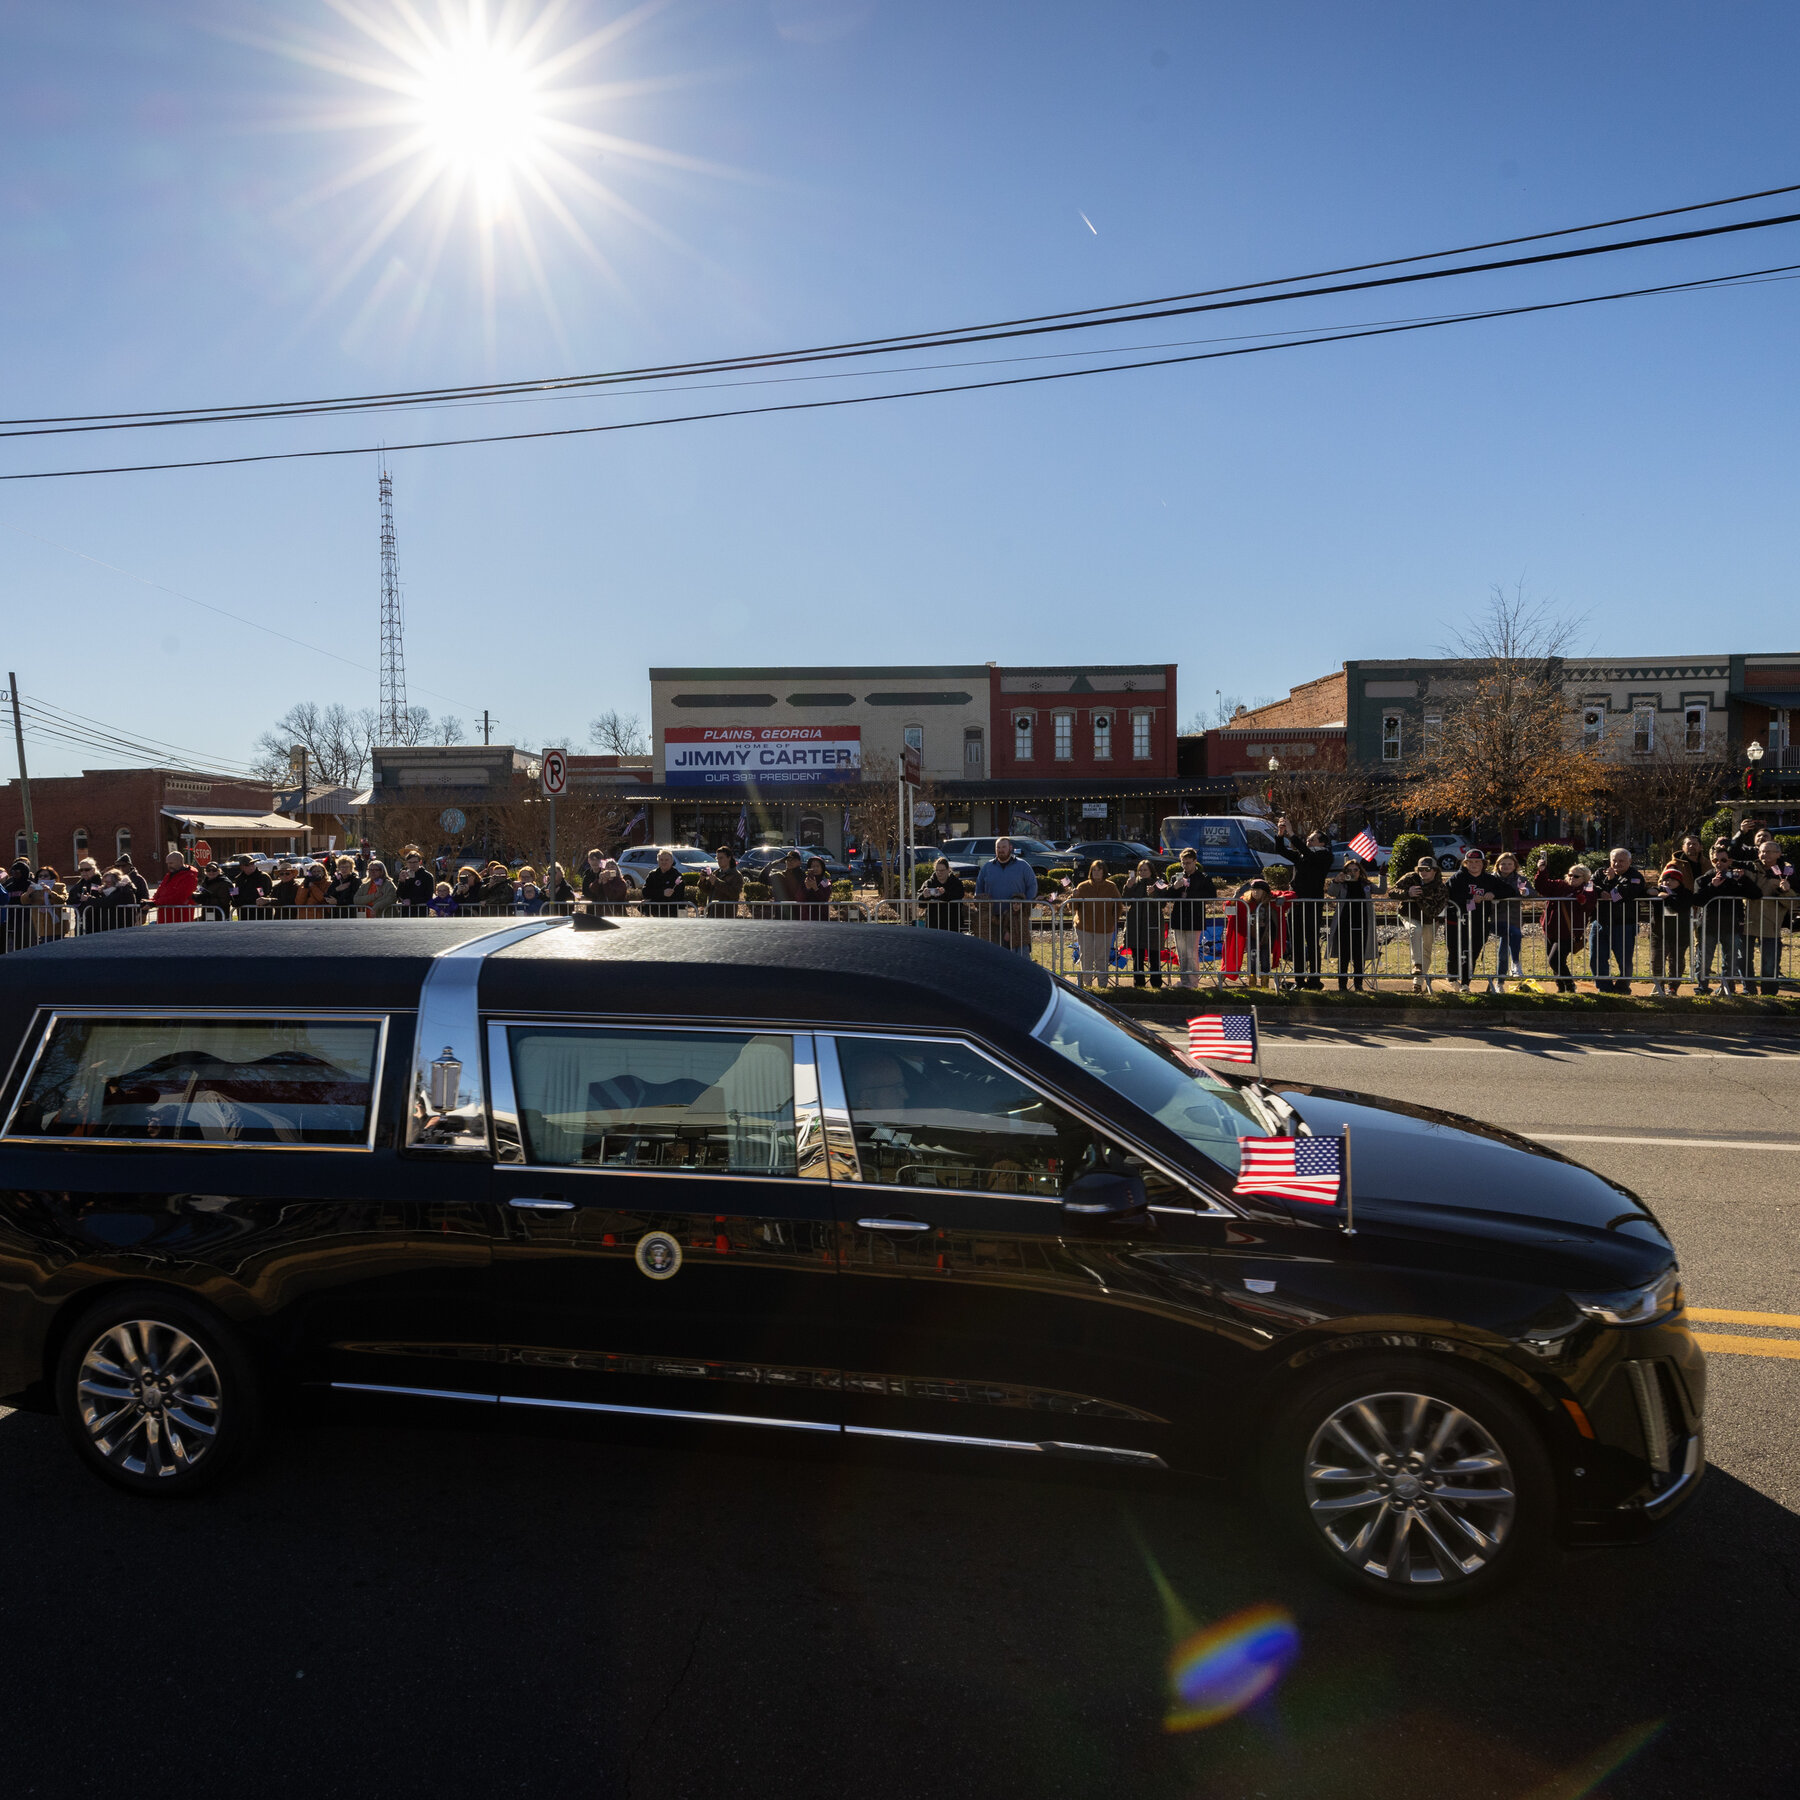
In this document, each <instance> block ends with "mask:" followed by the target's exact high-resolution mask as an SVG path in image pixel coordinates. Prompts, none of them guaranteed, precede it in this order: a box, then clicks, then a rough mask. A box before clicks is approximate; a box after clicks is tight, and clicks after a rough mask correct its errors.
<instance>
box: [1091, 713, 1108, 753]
mask: <svg viewBox="0 0 1800 1800" xmlns="http://www.w3.org/2000/svg"><path fill="white" fill-rule="evenodd" d="M1094 761H1095V762H1111V761H1112V714H1111V713H1095V714H1094Z"/></svg>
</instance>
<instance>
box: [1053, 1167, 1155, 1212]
mask: <svg viewBox="0 0 1800 1800" xmlns="http://www.w3.org/2000/svg"><path fill="white" fill-rule="evenodd" d="M1062 1203H1063V1211H1064V1212H1068V1213H1079V1214H1080V1215H1081V1216H1082V1217H1083V1218H1087V1219H1104V1218H1124V1217H1125V1216H1126V1215H1127V1214H1129V1213H1140V1212H1144V1211H1147V1210H1148V1208H1149V1205H1150V1196H1149V1194H1147V1193H1146V1192H1145V1191H1144V1178H1143V1176H1141V1175H1127V1174H1124V1173H1122V1172H1120V1171H1118V1170H1114V1169H1092V1170H1090V1171H1089V1172H1088V1173H1087V1174H1085V1175H1077V1176H1076V1177H1075V1179H1074V1180H1073V1181H1071V1182H1070V1183H1069V1185H1068V1187H1067V1188H1066V1189H1065V1190H1064V1191H1063V1200H1062Z"/></svg>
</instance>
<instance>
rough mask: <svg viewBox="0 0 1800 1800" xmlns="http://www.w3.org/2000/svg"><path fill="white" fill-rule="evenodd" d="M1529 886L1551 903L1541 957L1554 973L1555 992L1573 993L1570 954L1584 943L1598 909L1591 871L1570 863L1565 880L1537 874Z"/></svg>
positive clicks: (1578, 864) (1598, 900)
mask: <svg viewBox="0 0 1800 1800" xmlns="http://www.w3.org/2000/svg"><path fill="white" fill-rule="evenodd" d="M1531 885H1532V886H1533V887H1534V888H1536V889H1537V891H1538V892H1539V893H1540V894H1542V895H1543V896H1544V898H1545V899H1547V900H1548V901H1549V902H1550V904H1549V905H1548V906H1546V907H1545V908H1544V955H1545V956H1546V957H1548V958H1549V961H1550V967H1551V968H1553V969H1554V970H1555V971H1556V988H1557V992H1558V993H1562V994H1572V993H1574V991H1575V978H1574V977H1573V976H1572V975H1571V974H1570V973H1569V952H1570V951H1571V950H1573V949H1574V948H1575V946H1576V945H1577V944H1584V943H1586V942H1587V928H1588V927H1589V926H1590V925H1591V924H1592V923H1593V922H1594V917H1595V914H1596V913H1598V911H1599V910H1600V895H1599V893H1598V892H1597V891H1596V889H1595V887H1594V872H1593V870H1591V869H1590V868H1589V867H1588V866H1587V864H1586V863H1571V864H1570V865H1569V873H1568V877H1567V879H1565V880H1562V881H1559V880H1557V878H1556V877H1555V876H1554V875H1545V874H1542V873H1540V874H1539V875H1538V876H1537V877H1536V879H1535V880H1534V881H1533V882H1532V884H1531Z"/></svg>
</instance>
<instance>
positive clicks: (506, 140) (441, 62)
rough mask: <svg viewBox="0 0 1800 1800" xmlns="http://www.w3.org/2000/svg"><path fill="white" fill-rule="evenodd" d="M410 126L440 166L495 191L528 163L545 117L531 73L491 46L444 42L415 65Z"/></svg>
mask: <svg viewBox="0 0 1800 1800" xmlns="http://www.w3.org/2000/svg"><path fill="white" fill-rule="evenodd" d="M417 112H418V124H419V130H420V132H421V133H422V135H423V136H424V138H425V140H426V143H427V145H428V146H429V150H430V152H431V153H432V154H435V155H436V156H437V157H439V158H440V159H441V160H442V162H443V163H444V165H445V168H446V170H447V171H451V172H453V173H455V174H457V175H460V176H462V177H465V178H466V179H468V180H471V181H475V182H479V183H481V184H482V185H484V186H485V187H487V188H488V189H490V190H501V189H504V188H506V187H507V186H509V185H510V183H511V182H512V180H513V179H514V178H515V177H516V176H518V175H520V174H523V173H524V172H525V170H526V168H527V167H528V166H529V165H530V164H532V163H533V162H534V160H535V159H536V156H537V153H538V151H539V149H540V148H541V146H542V145H543V142H544V140H545V138H546V136H547V132H546V126H547V124H548V122H549V116H548V114H547V113H546V112H545V110H544V109H543V108H542V107H541V106H540V105H539V102H538V91H537V83H536V82H535V81H534V80H533V72H532V70H531V69H530V68H528V67H527V66H526V65H525V63H524V61H523V59H522V58H520V57H519V56H518V55H517V54H516V53H511V52H508V51H507V50H505V49H503V48H501V47H500V46H498V45H495V44H491V43H487V44H483V43H477V42H471V43H465V44H460V45H457V46H455V47H454V48H448V49H446V50H445V51H444V53H443V54H442V55H441V56H439V57H438V58H436V59H435V60H434V61H433V62H431V63H430V64H428V65H427V66H426V67H425V68H423V69H422V70H420V72H419V77H418V106H417Z"/></svg>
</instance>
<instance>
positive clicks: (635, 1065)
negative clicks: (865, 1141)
mask: <svg viewBox="0 0 1800 1800" xmlns="http://www.w3.org/2000/svg"><path fill="white" fill-rule="evenodd" d="M507 1035H508V1037H509V1039H510V1040H511V1045H512V1063H513V1085H514V1088H515V1090H516V1092H517V1094H518V1102H519V1123H520V1124H521V1125H522V1126H523V1127H524V1130H525V1142H526V1154H527V1156H528V1157H529V1159H530V1160H531V1161H532V1162H534V1163H548V1164H552V1165H559V1166H568V1167H575V1168H588V1169H681V1170H687V1171H690V1172H692V1173H705V1174H712V1175H793V1174H795V1173H797V1165H796V1162H795V1152H794V1042H793V1039H792V1038H789V1037H781V1036H774V1035H771V1034H768V1033H764V1032H745V1033H741V1034H740V1033H736V1032H725V1031H608V1030H588V1029H584V1028H582V1027H579V1026H573V1027H565V1026H548V1025H547V1026H537V1025H515V1026H512V1027H511V1028H510V1029H509V1031H508V1034H507Z"/></svg>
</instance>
